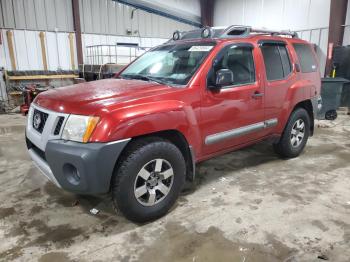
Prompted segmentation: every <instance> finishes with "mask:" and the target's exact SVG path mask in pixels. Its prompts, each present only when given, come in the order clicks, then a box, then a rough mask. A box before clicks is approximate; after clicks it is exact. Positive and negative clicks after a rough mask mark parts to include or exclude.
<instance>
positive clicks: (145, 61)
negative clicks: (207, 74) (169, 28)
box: [120, 43, 215, 85]
mask: <svg viewBox="0 0 350 262" xmlns="http://www.w3.org/2000/svg"><path fill="white" fill-rule="evenodd" d="M214 45H215V43H182V44H171V45H164V46H160V47H158V48H155V49H153V50H151V51H149V52H147V53H145V54H144V55H143V56H141V57H140V58H139V59H137V60H136V61H135V62H134V63H132V64H131V65H130V66H129V67H128V68H126V69H125V70H124V72H123V73H122V74H121V75H120V76H121V77H122V78H127V79H140V80H145V81H156V82H160V83H164V84H169V85H186V84H187V83H188V81H189V80H190V79H191V77H192V76H193V74H194V73H195V72H196V71H197V69H198V67H199V66H200V65H201V63H202V62H203V60H204V59H205V58H206V56H207V55H208V53H209V52H210V50H211V49H212V48H213V46H214Z"/></svg>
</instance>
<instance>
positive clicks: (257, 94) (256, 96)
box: [252, 91, 264, 99]
mask: <svg viewBox="0 0 350 262" xmlns="http://www.w3.org/2000/svg"><path fill="white" fill-rule="evenodd" d="M263 96H264V93H260V92H259V91H255V92H254V94H253V95H252V98H255V99H257V98H259V97H263Z"/></svg>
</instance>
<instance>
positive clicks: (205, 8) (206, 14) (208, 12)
mask: <svg viewBox="0 0 350 262" xmlns="http://www.w3.org/2000/svg"><path fill="white" fill-rule="evenodd" d="M214 3H215V0H200V5H201V23H202V25H203V26H213V23H214V22H213V20H214Z"/></svg>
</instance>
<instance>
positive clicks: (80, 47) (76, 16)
mask: <svg viewBox="0 0 350 262" xmlns="http://www.w3.org/2000/svg"><path fill="white" fill-rule="evenodd" d="M72 7H73V22H74V31H75V45H76V47H77V58H78V64H79V65H81V64H83V63H84V59H83V44H82V41H81V26H80V11H79V0H72Z"/></svg>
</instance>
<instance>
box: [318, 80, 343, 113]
mask: <svg viewBox="0 0 350 262" xmlns="http://www.w3.org/2000/svg"><path fill="white" fill-rule="evenodd" d="M345 83H349V80H347V79H345V78H341V77H336V78H322V85H321V97H322V109H321V111H320V112H319V114H318V119H327V120H334V119H336V118H337V109H338V107H339V106H340V102H341V96H342V90H343V85H344V84H345Z"/></svg>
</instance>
